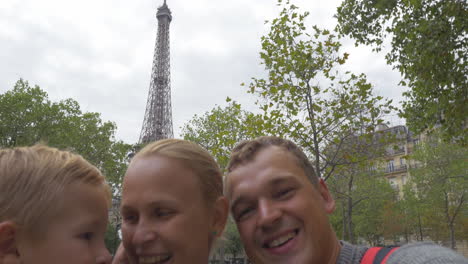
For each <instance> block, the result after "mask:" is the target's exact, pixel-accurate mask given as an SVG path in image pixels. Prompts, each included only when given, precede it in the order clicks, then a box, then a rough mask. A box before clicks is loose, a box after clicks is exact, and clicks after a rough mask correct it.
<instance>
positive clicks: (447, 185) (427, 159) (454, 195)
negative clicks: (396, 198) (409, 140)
mask: <svg viewBox="0 0 468 264" xmlns="http://www.w3.org/2000/svg"><path fill="white" fill-rule="evenodd" d="M467 157H468V151H467V148H466V147H462V146H460V145H457V144H453V143H444V142H442V141H441V139H440V137H437V136H436V135H434V136H432V137H429V138H428V139H427V140H426V141H425V142H424V143H423V144H421V145H419V146H418V147H417V149H416V151H415V152H414V153H413V154H412V155H411V158H412V159H413V160H414V161H416V164H417V166H416V167H414V168H411V170H410V173H411V180H410V182H409V183H410V186H412V188H411V191H413V192H414V194H412V196H413V197H416V199H417V201H418V200H419V201H420V203H421V204H428V205H427V206H425V207H424V213H425V214H426V215H428V216H429V217H427V219H426V220H427V221H426V223H427V225H428V226H432V227H434V228H430V229H432V230H433V231H437V230H446V233H445V234H446V236H445V237H448V238H449V240H450V244H451V247H452V248H455V246H456V245H455V234H456V230H457V227H459V226H460V225H461V224H462V221H463V219H466V217H467V212H468V202H467V198H468V175H467V171H468V165H467V164H468V162H467ZM409 191H410V190H408V192H409ZM441 223H443V224H444V225H445V228H444V227H443V226H442V227H441V226H440V224H441ZM434 225H436V226H434ZM461 228H462V227H461ZM433 237H435V238H441V236H440V234H433ZM442 238H443V237H442ZM466 238H467V237H466V233H465V235H464V237H462V239H466Z"/></svg>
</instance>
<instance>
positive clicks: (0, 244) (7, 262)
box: [0, 221, 20, 264]
mask: <svg viewBox="0 0 468 264" xmlns="http://www.w3.org/2000/svg"><path fill="white" fill-rule="evenodd" d="M17 234H18V229H17V227H16V225H15V224H14V223H13V222H10V221H5V222H0V264H16V263H20V261H19V255H18V250H17V244H16V241H17V240H16V237H17Z"/></svg>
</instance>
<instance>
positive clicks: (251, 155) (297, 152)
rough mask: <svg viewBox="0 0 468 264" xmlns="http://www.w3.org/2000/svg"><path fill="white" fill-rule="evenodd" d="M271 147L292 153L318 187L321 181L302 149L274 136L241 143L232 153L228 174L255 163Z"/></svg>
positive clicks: (308, 177)
mask: <svg viewBox="0 0 468 264" xmlns="http://www.w3.org/2000/svg"><path fill="white" fill-rule="evenodd" d="M271 146H277V147H280V148H282V149H283V150H285V151H286V152H288V153H291V154H292V155H293V156H294V158H295V159H296V161H297V163H298V165H299V166H300V167H301V168H302V169H303V170H304V173H305V175H306V176H307V179H309V181H310V182H311V183H312V184H313V185H315V186H317V185H318V181H319V179H318V177H317V176H316V174H315V171H314V167H313V166H312V164H311V163H310V161H309V159H308V158H307V156H306V155H305V154H304V152H303V151H302V150H301V148H300V147H298V146H297V145H296V144H294V143H293V142H292V141H290V140H288V139H283V138H280V137H273V136H262V137H258V138H256V139H252V140H246V141H242V142H241V143H239V144H238V145H237V146H236V147H235V148H234V149H233V150H232V152H231V158H230V160H229V164H228V166H227V171H228V173H229V172H232V171H233V170H234V169H235V168H237V167H239V166H241V165H245V164H247V163H249V162H251V161H253V160H254V159H255V157H256V155H257V154H258V153H259V152H260V151H261V150H263V149H266V148H268V147H271Z"/></svg>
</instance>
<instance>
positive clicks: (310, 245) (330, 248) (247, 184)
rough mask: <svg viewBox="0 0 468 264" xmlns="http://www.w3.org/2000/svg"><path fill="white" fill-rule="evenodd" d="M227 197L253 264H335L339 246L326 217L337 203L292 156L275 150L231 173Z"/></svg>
mask: <svg viewBox="0 0 468 264" xmlns="http://www.w3.org/2000/svg"><path fill="white" fill-rule="evenodd" d="M227 196H228V199H229V200H230V201H231V212H232V215H233V216H234V219H235V221H236V224H237V228H238V229H239V233H240V235H241V238H242V241H243V243H244V247H245V250H246V252H247V255H248V256H249V258H250V259H251V260H252V261H253V262H254V263H272V264H274V263H329V262H331V261H333V263H335V262H334V259H336V257H337V250H338V251H339V244H338V241H337V239H336V236H335V234H334V232H333V231H332V229H331V226H330V224H329V222H328V217H327V214H329V213H331V212H333V210H334V206H335V203H334V200H333V198H332V197H331V196H330V193H329V192H328V189H327V187H326V185H325V183H324V182H323V181H321V182H320V183H319V185H318V186H314V185H313V184H312V183H311V182H310V181H309V180H308V179H307V177H306V175H305V173H304V170H303V169H302V168H301V167H300V166H299V165H298V163H297V161H296V159H295V158H294V156H293V155H292V154H290V153H288V152H286V151H285V150H283V149H282V148H280V147H276V146H271V147H268V148H266V149H263V150H261V151H260V152H259V153H258V154H257V155H256V156H255V158H254V160H253V161H250V162H248V163H246V164H242V165H239V167H237V168H235V169H234V170H233V171H232V172H231V173H229V175H228V190H227Z"/></svg>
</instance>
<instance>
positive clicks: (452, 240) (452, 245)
mask: <svg viewBox="0 0 468 264" xmlns="http://www.w3.org/2000/svg"><path fill="white" fill-rule="evenodd" d="M449 229H450V248H451V249H453V250H455V249H456V248H457V242H456V241H455V226H454V225H453V223H450V224H449Z"/></svg>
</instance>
